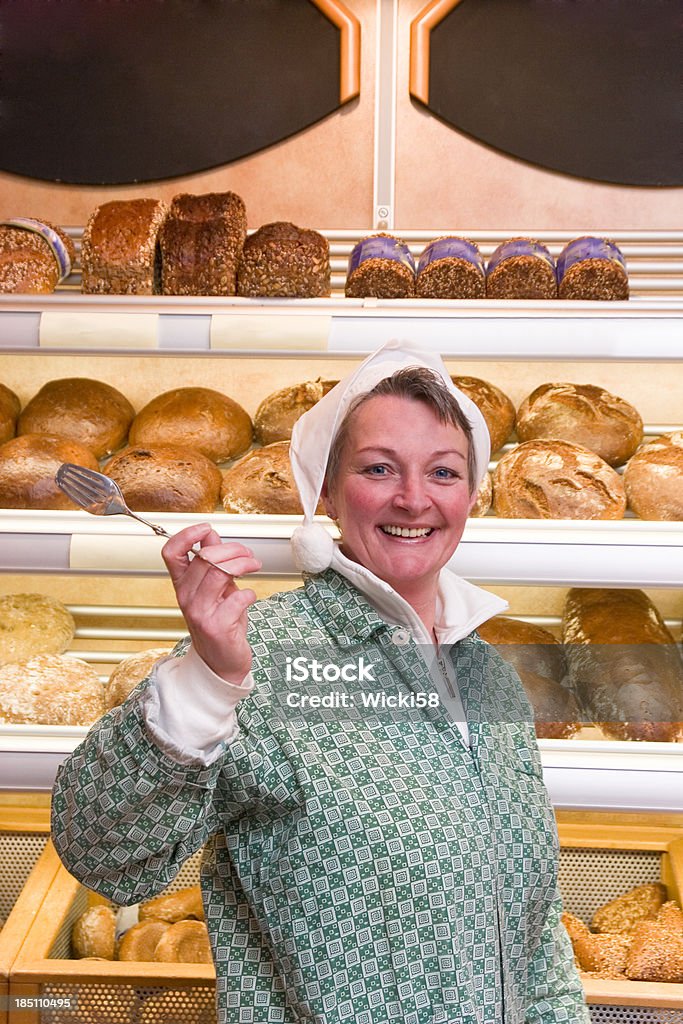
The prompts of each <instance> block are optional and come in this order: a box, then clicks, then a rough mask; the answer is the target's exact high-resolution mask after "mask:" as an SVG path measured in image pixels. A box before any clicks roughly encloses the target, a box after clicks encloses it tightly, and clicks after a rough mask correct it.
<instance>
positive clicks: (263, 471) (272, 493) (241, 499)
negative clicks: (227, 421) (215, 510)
mask: <svg viewBox="0 0 683 1024" xmlns="http://www.w3.org/2000/svg"><path fill="white" fill-rule="evenodd" d="M221 501H222V502H223V508H224V509H225V511H226V512H242V513H268V514H270V515H301V513H302V511H303V509H302V507H301V500H300V498H299V492H298V491H297V489H296V484H295V483H294V476H293V474H292V467H291V464H290V461H289V441H276V442H275V444H267V445H265V447H263V448H255V449H254V450H253V451H251V452H248V453H247V454H246V455H245V456H244V457H243V458H241V459H240V460H239V462H236V463H235V465H234V466H231V467H230V469H228V470H227V471H226V472H225V474H224V476H223V484H222V486H221ZM318 508H319V509H321V506H320V505H319V506H318Z"/></svg>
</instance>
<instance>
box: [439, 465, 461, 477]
mask: <svg viewBox="0 0 683 1024" xmlns="http://www.w3.org/2000/svg"><path fill="white" fill-rule="evenodd" d="M434 476H435V477H436V478H437V480H455V479H457V477H458V476H459V474H458V473H456V472H455V470H454V469H448V467H446V466H439V468H438V469H435V470H434Z"/></svg>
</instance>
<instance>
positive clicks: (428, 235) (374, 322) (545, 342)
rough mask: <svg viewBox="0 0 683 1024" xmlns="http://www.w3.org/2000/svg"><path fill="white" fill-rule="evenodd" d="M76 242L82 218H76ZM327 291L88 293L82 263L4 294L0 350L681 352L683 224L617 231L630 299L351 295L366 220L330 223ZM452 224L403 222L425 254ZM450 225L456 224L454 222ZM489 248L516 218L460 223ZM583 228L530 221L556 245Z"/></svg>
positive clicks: (626, 356) (654, 355)
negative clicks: (65, 275) (348, 281)
mask: <svg viewBox="0 0 683 1024" xmlns="http://www.w3.org/2000/svg"><path fill="white" fill-rule="evenodd" d="M70 233H71V234H72V236H73V237H74V239H75V241H76V242H77V243H78V239H79V237H80V229H78V228H73V229H70ZM322 233H323V234H324V235H326V237H327V238H328V239H329V241H330V253H331V267H332V296H331V298H329V299H290V300H283V299H243V298H238V297H235V298H233V297H222V298H208V297H196V298H195V297H189V298H185V297H178V296H99V295H82V294H81V293H80V290H79V288H80V281H79V277H78V273H77V272H76V273H75V274H74V275H72V277H71V278H70V279H69V281H68V282H67V284H66V286H64V287H63V288H62V289H61V290H59V291H58V292H57V293H55V294H54V295H47V296H45V295H41V296H11V295H6V296H0V352H2V351H6V352H22V351H31V350H33V351H35V350H38V351H45V350H49V351H52V352H78V351H84V350H87V351H88V352H90V353H94V352H117V353H123V352H150V353H155V354H158V353H162V354H164V353H166V354H176V355H177V354H180V353H191V354H202V353H204V354H208V353H211V354H214V355H215V354H225V355H229V354H233V355H265V354H274V355H280V356H288V355H295V354H299V355H300V354H310V355H325V354H329V355H335V356H344V355H348V356H358V355H364V354H366V353H368V352H371V351H372V350H373V349H375V348H377V347H378V346H379V345H381V344H382V343H383V342H385V341H387V340H388V339H390V338H395V337H405V336H406V335H408V336H410V337H412V338H415V339H419V342H420V344H421V345H424V346H425V347H427V348H431V349H434V350H437V351H439V352H440V353H441V354H442V355H444V356H459V357H468V356H473V357H476V358H479V359H501V358H503V359H514V360H528V359H544V360H548V359H555V360H560V359H576V358H581V359H586V360H598V359H623V360H645V359H646V360H680V359H681V358H683V356H682V354H681V346H680V342H679V335H680V324H679V320H680V316H681V314H682V313H683V233H680V232H674V231H668V232H667V231H651V232H647V231H645V232H638V233H633V232H610V231H605V230H594V229H592V230H591V233H593V234H597V235H607V236H609V237H611V238H613V239H614V241H615V242H617V244H618V245H619V246H620V247H621V248H622V251H623V252H624V255H625V257H626V260H627V263H628V267H629V277H630V281H631V292H632V296H631V299H630V300H629V301H628V302H567V301H559V300H558V301H552V302H527V301H509V302H502V301H493V300H488V301H487V300H462V301H461V300H453V301H447V302H442V301H437V300H428V299H421V300H412V299H393V300H378V299H347V298H345V297H344V294H343V291H344V280H345V275H346V266H347V262H348V257H349V254H350V252H351V249H352V248H353V246H354V244H355V243H356V242H357V241H358V240H359V239H360V238H362V237H363V236H364V235H366V234H368V231H362V230H348V231H334V230H329V231H323V232H322ZM448 233H449V231H448V230H447V229H444V230H437V229H434V230H429V231H401V230H399V229H396V230H395V231H394V234H396V235H399V236H401V237H402V238H404V239H405V240H406V241H407V242H408V244H409V246H410V248H411V250H412V252H413V255H414V256H415V257H416V258H417V257H419V255H420V253H421V251H422V249H423V248H424V246H425V245H426V244H427V242H429V241H430V240H431V239H432V238H436V237H438V236H439V235H443V234H448ZM450 233H451V234H452V233H453V230H452V229H451V231H450ZM458 233H459V234H463V235H466V236H467V237H469V238H472V239H473V240H474V241H476V242H477V243H478V244H479V246H480V248H481V251H482V254H483V255H484V256H485V257H486V256H489V255H490V254H491V252H492V251H493V249H494V248H495V247H496V246H497V245H498V244H499V243H500V242H502V241H504V240H505V239H506V238H510V237H512V236H514V235H518V234H519V230H518V229H517V230H515V229H510V230H509V231H505V230H502V229H497V230H496V231H492V232H486V231H467V230H464V229H463V230H460V231H459V232H458ZM584 233H586V232H585V230H566V231H552V232H549V231H538V232H534V231H528V232H526V234H528V235H531V236H533V237H535V238H538V239H539V241H542V242H544V243H545V244H547V245H548V247H549V249H550V251H551V252H552V253H553V254H554V255H557V254H558V253H559V251H560V250H561V248H562V247H563V245H564V244H565V243H566V242H567V241H568V240H569V239H570V238H572V237H576V236H577V235H580V234H584Z"/></svg>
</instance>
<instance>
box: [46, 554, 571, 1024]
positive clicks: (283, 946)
mask: <svg viewBox="0 0 683 1024" xmlns="http://www.w3.org/2000/svg"><path fill="white" fill-rule="evenodd" d="M250 623H251V626H250V629H251V637H250V639H251V643H252V647H253V650H254V667H253V670H252V671H253V674H254V677H255V680H256V685H255V687H254V690H253V692H252V694H251V696H249V697H248V698H246V699H245V700H243V701H242V702H241V703H240V704H239V706H238V709H237V714H238V720H239V727H240V731H239V734H238V736H237V738H236V739H234V740H233V741H232V742H231V743H230V744H229V745H225V747H224V749H223V750H222V751H221V752H220V756H218V757H217V759H216V760H214V761H213V762H212V763H211V764H210V765H209V766H208V767H207V766H206V765H204V764H200V763H192V762H191V761H189V763H181V761H180V760H179V759H178V758H177V757H175V756H172V755H171V753H170V752H168V751H163V750H162V749H160V747H159V746H158V745H157V744H156V743H154V742H153V741H152V739H151V738H150V736H149V734H148V730H147V728H146V726H145V717H144V714H143V706H144V705H147V706H148V708H149V705H150V702H151V704H152V705H153V703H154V700H155V687H154V681H153V680H152V681H151V682H150V681H145V682H144V683H142V684H141V685H140V687H138V689H137V690H136V691H135V692H134V694H132V695H131V697H130V698H129V699H128V700H127V701H126V702H125V704H124V705H122V706H121V707H119V708H115V709H114V710H112V711H110V712H109V713H108V714H107V715H105V716H104V718H103V719H101V721H100V722H99V723H97V724H96V726H95V727H94V728H93V729H92V730H91V731H90V733H89V734H88V736H87V737H86V739H85V740H84V742H83V743H82V744H81V745H80V746H79V747H78V749H77V750H76V751H75V752H74V754H73V755H72V756H71V757H70V758H69V759H68V761H67V762H65V764H64V765H63V766H62V768H61V769H60V771H59V774H58V778H57V782H56V785H55V791H54V799H53V839H54V842H55V844H56V847H57V850H58V852H59V854H60V857H61V858H62V860H63V861H64V863H65V865H66V867H67V868H68V869H69V871H71V872H72V873H73V874H74V875H75V876H76V877H77V878H79V879H80V880H81V881H82V882H83V883H84V884H85V885H87V886H89V887H91V888H92V889H95V890H97V891H99V892H101V893H103V894H104V895H106V896H108V897H109V898H111V899H112V900H114V901H116V902H119V903H123V904H130V903H134V902H136V901H139V900H142V899H148V898H150V897H151V896H153V895H155V894H156V893H158V892H159V891H160V890H161V889H163V888H164V887H165V886H166V885H168V883H169V882H170V881H171V880H172V878H173V877H174V875H175V874H176V872H177V871H178V869H179V867H180V865H181V864H182V863H183V861H184V860H186V858H187V857H189V856H190V855H191V854H192V853H194V852H195V851H197V850H198V849H199V848H200V847H205V850H204V854H203V860H202V869H201V880H202V888H203V893H204V902H205V907H206V919H207V924H208V927H209V931H210V934H211V941H212V946H213V952H214V959H215V962H216V973H217V993H218V996H217V999H218V1016H219V1021H220V1022H221V1024H228V1022H229V1024H280V1022H281V1024H292V1022H295V1021H306V1022H310V1024H397V1022H403V1024H561V1022H564V1024H585V1022H587V1021H588V1020H589V1018H588V1012H587V1009H586V1007H585V1005H584V999H583V993H582V989H581V985H580V981H579V979H578V976H577V974H576V970H575V968H574V963H573V956H572V951H571V945H570V943H569V940H568V937H567V935H566V932H565V930H564V927H563V926H562V925H561V923H560V920H559V915H560V911H561V906H560V901H559V898H558V893H557V860H558V845H557V834H556V828H555V822H554V817H553V813H552V809H551V806H550V803H549V799H548V796H547V793H546V789H545V787H544V784H543V780H542V777H541V766H540V759H539V755H538V749H537V745H536V740H535V735H534V731H533V726H532V725H531V724H530V722H531V715H530V710H529V707H528V704H527V703H526V698H525V697H524V695H523V691H522V688H521V684H520V682H519V679H518V677H517V676H516V675H515V673H514V672H513V671H512V669H510V668H509V667H508V666H507V665H506V664H505V663H504V662H502V661H501V659H500V658H499V657H498V655H497V654H496V653H495V651H494V650H493V649H492V648H491V647H489V646H488V645H487V644H485V643H484V642H483V641H482V640H481V639H480V638H479V637H478V636H477V634H476V633H473V634H472V635H471V636H469V637H467V638H466V639H465V640H462V641H461V642H459V643H457V644H455V645H453V647H452V648H451V652H450V653H451V657H452V659H453V663H454V667H455V672H456V677H457V680H458V683H459V686H460V690H461V694H462V698H463V704H464V706H465V709H466V713H467V719H468V724H469V729H470V741H471V746H470V748H469V749H468V748H467V747H466V746H465V744H464V742H463V740H462V737H461V734H460V732H459V730H458V729H457V727H456V726H455V725H454V724H453V722H452V721H450V720H449V718H448V716H447V714H445V712H444V711H443V709H442V708H430V707H427V708H417V709H413V710H410V711H406V712H402V713H399V712H393V713H391V714H377V715H374V716H372V715H371V714H370V713H369V712H367V711H363V712H360V713H358V714H356V713H355V712H352V711H349V712H346V711H341V710H337V711H335V712H333V713H332V712H328V713H317V714H313V713H310V714H308V713H307V714H306V715H305V716H302V715H298V716H297V714H296V713H294V712H291V713H289V714H282V713H281V712H277V713H276V712H275V711H274V708H275V706H276V701H275V697H274V694H275V691H276V689H277V688H278V687H280V690H281V688H282V678H283V677H282V672H283V665H284V663H285V660H286V655H288V654H291V653H292V652H294V653H295V654H301V653H306V652H310V651H316V650H324V649H331V648H336V649H337V650H339V648H344V647H348V646H349V645H351V646H352V647H353V650H354V651H358V650H362V651H363V652H364V653H365V657H366V660H367V661H369V662H371V663H372V665H373V666H375V671H376V672H377V673H378V675H377V687H379V688H381V689H384V690H386V691H387V692H390V691H392V692H396V693H405V694H411V693H412V694H416V693H418V692H424V691H425V690H428V689H430V687H429V685H427V680H426V676H427V670H426V663H425V660H424V658H423V656H422V654H421V652H420V650H419V648H418V646H417V645H416V644H415V643H414V642H413V641H412V639H411V638H410V636H409V635H407V634H406V631H405V630H397V627H395V626H392V625H390V624H388V623H387V622H385V621H384V620H383V619H382V618H380V616H379V615H378V614H377V613H376V612H375V611H374V609H373V608H372V607H371V606H370V605H369V604H368V603H367V602H366V601H365V600H364V598H363V597H362V595H361V594H360V593H359V592H358V590H356V589H355V588H354V587H353V586H352V584H350V583H349V582H348V581H347V580H346V579H345V578H344V577H343V576H341V575H340V574H339V573H337V572H335V571H334V570H328V571H327V572H326V573H323V574H321V575H319V576H313V577H311V578H310V579H308V580H307V581H306V584H305V587H303V588H301V589H299V590H295V591H290V592H287V593H283V594H279V595H276V596H274V597H272V598H270V599H268V600H266V601H260V602H257V603H256V604H255V605H254V606H253V607H252V608H251V609H250ZM184 649H185V648H184V647H183V646H182V645H181V646H180V647H179V649H178V652H177V653H178V654H180V655H182V653H183V650H184ZM147 713H148V714H149V711H148V712H147Z"/></svg>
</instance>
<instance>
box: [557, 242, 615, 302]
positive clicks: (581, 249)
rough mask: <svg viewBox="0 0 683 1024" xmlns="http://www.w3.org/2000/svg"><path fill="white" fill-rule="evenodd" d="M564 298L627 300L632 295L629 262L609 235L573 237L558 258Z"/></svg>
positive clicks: (560, 287)
mask: <svg viewBox="0 0 683 1024" xmlns="http://www.w3.org/2000/svg"><path fill="white" fill-rule="evenodd" d="M557 280H558V291H559V296H560V298H561V299H586V300H599V301H602V300H617V301H619V300H621V301H623V300H625V299H628V296H629V284H628V271H627V269H626V261H625V260H624V257H623V255H622V253H621V251H620V250H619V248H618V247H617V246H616V245H615V244H614V242H611V241H610V240H609V239H607V238H595V237H594V236H592V235H583V236H581V237H580V238H573V239H572V240H571V242H568V243H567V245H566V246H565V247H564V249H563V250H562V252H561V253H560V255H559V256H558V257H557Z"/></svg>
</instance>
